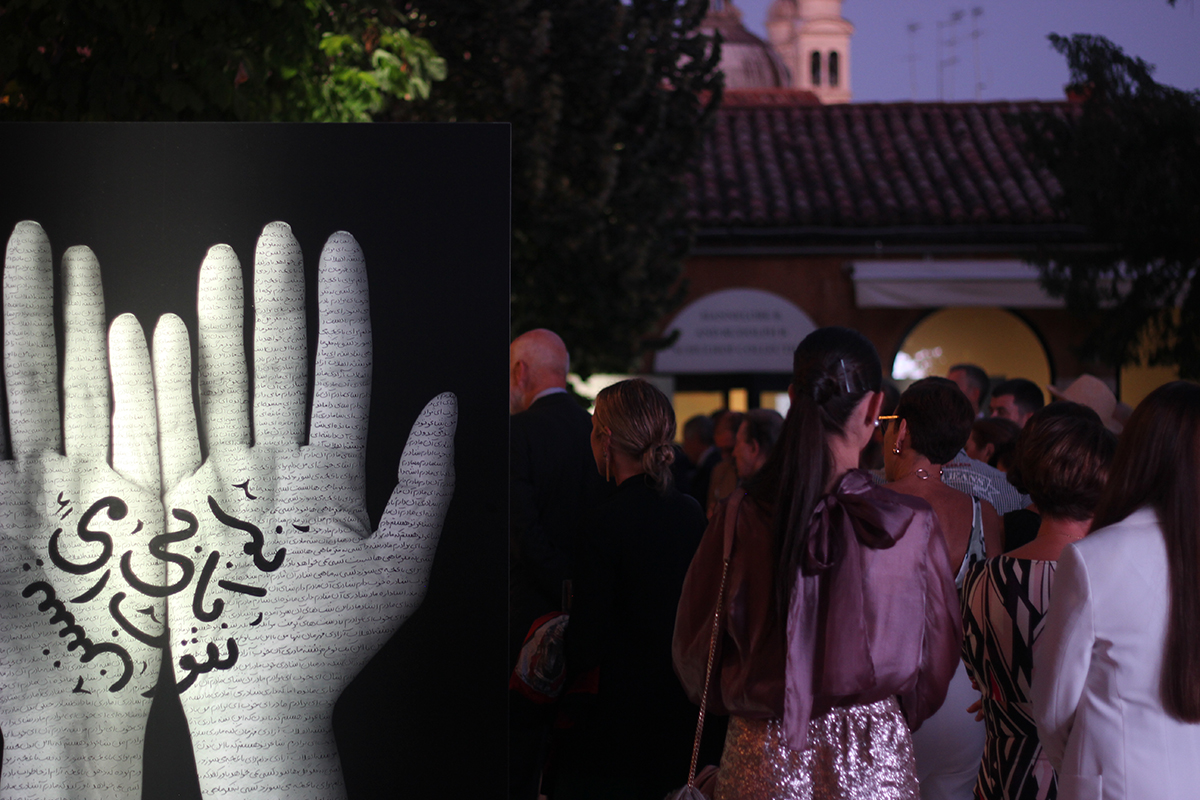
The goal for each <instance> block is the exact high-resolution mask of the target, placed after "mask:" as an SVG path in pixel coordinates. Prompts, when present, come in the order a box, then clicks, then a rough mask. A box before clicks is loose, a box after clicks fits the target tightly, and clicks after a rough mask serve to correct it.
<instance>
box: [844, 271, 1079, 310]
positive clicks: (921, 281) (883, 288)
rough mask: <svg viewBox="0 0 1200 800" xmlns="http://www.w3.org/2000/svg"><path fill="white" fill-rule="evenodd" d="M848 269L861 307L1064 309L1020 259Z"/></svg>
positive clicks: (1059, 300) (1061, 302)
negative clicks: (1043, 288) (1044, 289)
mask: <svg viewBox="0 0 1200 800" xmlns="http://www.w3.org/2000/svg"><path fill="white" fill-rule="evenodd" d="M852 269H853V272H852V275H853V278H854V293H855V297H856V301H857V304H858V307H859V308H931V307H938V306H999V307H1005V308H1062V307H1063V305H1064V303H1063V301H1062V300H1061V299H1058V298H1053V297H1050V296H1049V295H1047V294H1046V293H1045V291H1043V290H1042V287H1041V286H1040V285H1039V284H1038V271H1037V267H1034V266H1031V265H1029V264H1026V263H1024V262H1023V261H932V260H923V261H856V262H854V263H853V264H852Z"/></svg>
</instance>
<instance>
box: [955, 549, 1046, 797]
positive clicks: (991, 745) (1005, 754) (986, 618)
mask: <svg viewBox="0 0 1200 800" xmlns="http://www.w3.org/2000/svg"><path fill="white" fill-rule="evenodd" d="M1057 565H1058V562H1055V561H1035V560H1033V559H1027V558H1013V557H1011V556H1006V555H1002V556H998V557H996V558H991V559H988V560H987V561H985V562H983V563H982V564H979V565H977V566H975V567H973V568H972V569H971V570H970V572H969V573H968V574H967V581H966V584H965V585H964V586H963V594H962V598H963V599H962V610H963V633H964V636H963V660H964V661H965V662H966V664H967V672H968V673H969V674H970V675H971V676H972V677H973V678H974V679H975V682H976V683H977V684H979V688H980V689H981V690H982V691H983V713H984V724H985V726H986V729H987V743H986V744H985V746H984V751H983V763H982V767H981V768H980V770H979V781H978V783H977V784H976V786H975V796H976V797H977V798H981V800H1053V798H1055V797H1057V795H1058V785H1057V781H1056V779H1055V775H1054V770H1053V768H1052V767H1051V766H1050V760H1049V759H1048V758H1047V757H1046V755H1045V754H1044V753H1043V752H1042V746H1041V743H1040V742H1039V741H1038V735H1037V726H1036V724H1035V723H1034V720H1033V717H1032V716H1031V707H1030V692H1029V687H1030V674H1031V672H1032V670H1033V643H1034V642H1035V641H1037V638H1038V636H1039V635H1040V634H1041V632H1042V626H1043V625H1044V624H1045V615H1046V612H1047V611H1048V610H1049V607H1050V590H1051V587H1052V586H1053V585H1054V572H1055V569H1056V567H1057Z"/></svg>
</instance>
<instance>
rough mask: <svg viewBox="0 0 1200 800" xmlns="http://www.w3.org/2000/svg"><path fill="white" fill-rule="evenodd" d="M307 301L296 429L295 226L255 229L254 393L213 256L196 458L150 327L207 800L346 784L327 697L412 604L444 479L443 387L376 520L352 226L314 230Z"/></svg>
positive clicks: (185, 368) (175, 386)
mask: <svg viewBox="0 0 1200 800" xmlns="http://www.w3.org/2000/svg"><path fill="white" fill-rule="evenodd" d="M318 295H319V311H320V324H319V336H318V348H317V359H316V365H315V366H316V372H315V379H314V392H313V398H314V399H313V409H312V415H311V422H310V423H309V424H308V425H307V426H306V425H305V408H306V398H305V387H306V385H307V373H306V359H307V345H306V342H305V321H304V291H303V269H302V261H301V254H300V249H299V245H298V244H297V242H296V240H295V238H294V237H293V236H292V234H291V230H290V229H289V228H288V227H287V226H286V225H284V224H282V223H272V224H271V225H268V226H267V227H266V229H265V230H264V231H263V235H262V237H261V238H260V239H259V244H258V248H257V250H256V253H255V278H254V306H255V322H254V382H253V399H251V396H250V391H249V390H250V382H249V380H248V376H247V367H246V360H245V357H244V354H243V347H242V323H241V320H242V315H243V306H242V302H243V301H242V287H241V268H240V264H239V262H238V260H237V258H236V256H235V255H234V253H233V251H232V250H231V249H229V248H227V247H224V246H218V247H214V248H213V249H211V250H210V251H209V254H208V256H207V257H206V259H205V263H204V265H203V266H202V268H201V280H200V297H199V312H200V313H199V318H200V330H199V337H198V340H199V348H198V351H199V358H200V363H199V369H198V375H199V381H200V398H201V424H202V426H203V430H204V435H205V439H206V442H207V445H208V455H207V458H206V459H205V460H204V462H203V464H201V463H200V457H199V452H200V450H199V437H198V435H197V432H196V424H195V417H194V414H193V413H192V410H191V384H190V375H191V369H190V362H189V356H190V349H189V346H188V339H187V333H186V330H185V329H184V328H183V325H182V323H181V322H180V321H179V320H178V319H177V318H174V317H164V318H163V320H162V321H160V323H159V326H158V330H157V331H156V333H155V341H154V372H155V379H156V392H157V397H158V411H159V425H160V427H161V430H162V432H163V433H162V464H163V482H164V485H165V486H166V487H167V489H168V490H167V493H166V495H165V497H166V499H165V506H166V508H167V509H168V512H169V519H168V530H169V531H170V533H169V536H171V537H172V539H171V542H170V546H169V549H170V553H171V554H172V555H173V556H175V557H177V558H179V559H181V560H184V561H187V562H188V566H187V567H182V569H183V571H184V572H188V573H190V574H189V575H188V576H187V577H188V580H187V581H184V580H183V579H182V576H181V578H180V580H179V581H177V584H178V585H177V586H174V587H172V593H171V594H170V596H169V598H168V603H169V614H168V616H169V620H170V626H171V634H170V635H171V649H172V653H173V666H174V668H175V675H176V681H177V683H178V686H179V689H180V691H181V700H182V702H183V707H184V711H185V713H186V715H187V718H188V725H189V729H190V731H191V735H192V743H193V748H194V751H195V755H196V764H197V769H198V771H199V774H200V783H201V788H202V790H203V792H204V793H205V794H206V795H210V796H215V795H218V794H222V793H230V794H238V793H241V792H244V791H245V790H248V789H253V787H262V786H264V785H266V786H272V787H278V788H277V790H276V791H278V793H279V796H283V797H289V798H290V797H320V798H326V797H336V796H339V795H340V794H341V793H343V792H344V789H343V787H342V782H341V773H340V766H339V764H338V760H337V753H336V747H335V745H334V741H333V734H332V711H333V704H334V702H335V701H336V699H337V697H338V695H339V694H340V693H341V691H342V690H343V689H344V688H345V686H346V685H347V684H348V683H349V681H350V680H351V679H352V678H353V677H354V675H355V674H357V672H358V671H359V670H360V669H361V668H362V666H363V665H364V664H365V663H366V661H367V660H368V659H369V658H370V657H371V656H372V655H373V654H374V653H375V652H376V651H377V650H378V649H379V647H381V646H382V644H383V643H384V642H385V641H386V639H387V638H388V637H389V636H390V635H391V634H392V633H394V632H395V630H396V629H397V628H398V627H399V626H400V624H401V623H402V622H403V621H404V620H405V619H406V618H407V617H408V616H409V615H410V614H411V613H412V611H413V610H415V608H416V607H417V606H418V605H419V603H420V601H421V598H422V597H423V595H424V590H425V581H426V578H427V576H428V572H429V567H430V564H431V561H432V558H433V553H434V550H435V548H436V544H437V540H438V537H439V535H440V532H441V526H442V520H443V518H444V515H445V512H446V508H447V506H448V504H449V500H450V496H451V494H452V492H453V483H454V477H453V437H454V431H455V426H456V421H457V410H456V404H455V399H454V397H453V395H449V394H445V395H441V396H439V397H437V398H435V399H434V400H432V401H431V402H430V403H429V404H428V405H427V406H426V408H425V410H424V411H423V412H422V414H421V415H420V417H419V418H418V419H417V421H416V423H415V424H414V426H413V429H412V432H411V434H410V436H409V439H408V442H407V444H406V447H405V450H404V455H403V456H402V458H401V463H400V469H399V485H398V486H397V488H396V491H395V492H394V494H393V496H392V498H391V501H390V503H389V505H388V507H387V510H386V511H385V513H384V516H383V519H382V521H381V523H380V526H379V530H378V531H375V532H374V533H372V531H371V526H370V522H369V520H368V518H367V516H366V512H365V508H364V488H365V474H364V469H365V466H364V465H365V461H364V455H365V440H366V427H367V406H368V402H369V396H370V370H371V344H370V322H369V312H368V305H367V290H366V273H365V264H364V261H363V256H362V253H361V250H360V249H359V247H358V244H357V242H356V241H355V240H354V239H353V237H351V236H350V235H349V234H344V233H337V234H334V235H333V236H331V237H330V239H329V241H328V242H327V243H326V246H325V249H324V250H323V252H322V254H321V263H320V268H319V286H318ZM251 431H253V439H254V441H253V444H251V441H250V440H251ZM305 439H307V443H303V444H302V442H304V441H305ZM181 563H182V561H181Z"/></svg>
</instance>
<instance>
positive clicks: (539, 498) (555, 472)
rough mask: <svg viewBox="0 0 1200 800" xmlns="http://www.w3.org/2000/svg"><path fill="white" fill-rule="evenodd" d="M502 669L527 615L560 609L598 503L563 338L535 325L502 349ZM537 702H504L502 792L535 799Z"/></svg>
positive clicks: (588, 424) (539, 745)
mask: <svg viewBox="0 0 1200 800" xmlns="http://www.w3.org/2000/svg"><path fill="white" fill-rule="evenodd" d="M508 366H509V376H508V411H509V414H511V415H512V416H511V418H510V419H509V640H510V653H509V656H510V659H509V660H510V666H511V665H512V664H515V663H516V660H517V654H518V652H519V650H520V646H521V642H522V640H523V639H524V637H525V634H526V633H527V632H528V631H529V627H530V625H532V624H533V622H534V620H536V619H537V618H538V617H540V616H542V615H543V614H546V613H548V612H551V611H558V610H560V609H562V607H563V582H564V581H566V580H569V579H570V578H571V576H572V574H573V568H574V563H573V561H574V554H575V545H576V541H575V534H576V532H577V531H578V530H579V528H580V527H581V525H582V521H583V520H584V519H586V517H587V514H588V513H589V512H590V511H591V510H592V509H594V508H595V507H596V506H597V505H598V504H599V502H600V501H601V500H602V499H603V497H604V494H605V481H604V478H603V477H601V475H600V473H599V471H598V470H597V468H596V460H595V457H594V456H593V455H592V447H591V434H592V418H591V416H590V415H589V414H588V413H587V411H585V410H583V409H582V408H580V406H579V404H578V403H576V402H575V399H574V398H573V397H572V396H571V395H570V393H568V392H567V372H568V370H569V367H570V358H569V356H568V355H567V348H566V345H564V344H563V341H562V339H560V338H559V337H558V335H557V334H555V333H554V332H552V331H548V330H545V329H537V330H532V331H529V332H528V333H525V334H522V335H521V336H518V337H517V338H516V339H514V340H513V342H512V344H511V345H510V346H509V350H508ZM546 711H547V709H545V708H544V707H536V706H534V705H533V704H532V703H529V702H528V701H525V700H524V698H521V697H516V696H514V697H512V699H511V702H510V704H509V728H510V749H509V753H510V769H509V780H510V787H509V797H510V798H514V800H516V799H517V798H536V797H537V789H538V784H537V776H538V774H539V773H540V770H541V762H542V758H543V755H544V753H543V750H544V738H545V733H546V732H547V730H548V727H549V719H548V715H547V713H546Z"/></svg>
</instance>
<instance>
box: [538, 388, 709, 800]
mask: <svg viewBox="0 0 1200 800" xmlns="http://www.w3.org/2000/svg"><path fill="white" fill-rule="evenodd" d="M674 438H675V412H674V410H673V409H672V408H671V403H670V401H669V400H667V398H666V397H665V396H664V395H663V393H662V392H660V391H659V390H658V389H656V388H654V386H652V385H651V384H649V383H647V382H646V381H644V380H638V379H635V380H626V381H621V382H620V383H616V384H613V385H612V386H609V387H607V388H605V389H604V390H602V391H601V392H600V394H599V395H598V396H597V397H596V407H595V411H594V412H593V414H592V453H593V455H594V456H595V459H596V469H597V470H598V471H599V472H600V474H601V475H603V476H605V478H606V479H607V480H609V481H611V482H613V483H615V484H616V488H615V489H614V490H613V491H612V494H611V496H610V497H609V499H608V500H607V501H605V502H604V503H602V504H601V505H600V506H599V507H598V508H597V509H596V510H595V512H594V513H593V514H592V517H591V519H590V520H589V522H588V524H587V526H586V527H585V528H584V530H583V531H582V532H581V536H580V539H579V542H580V545H579V547H580V551H579V554H578V556H577V558H576V565H577V566H576V571H575V576H574V581H573V583H574V598H573V600H572V603H571V608H570V620H569V622H568V624H567V632H566V670H567V684H566V685H567V686H568V687H571V686H572V685H574V686H575V688H576V689H579V688H581V687H588V686H591V687H594V688H593V689H591V690H590V691H571V690H570V689H568V692H567V695H565V698H564V702H563V707H564V710H565V711H566V712H567V714H568V716H569V717H570V719H571V722H572V726H571V727H570V728H569V729H566V730H562V731H560V732H559V733H560V735H559V737H558V740H557V741H556V744H555V751H554V754H553V761H554V764H555V768H554V769H553V770H552V774H550V775H549V776H548V779H547V784H548V785H546V786H545V787H544V788H545V789H547V790H548V791H547V794H552V795H553V797H554V798H555V800H572V799H573V798H584V797H586V798H592V797H596V798H616V797H620V798H646V799H647V800H661V798H662V797H663V796H664V795H665V794H666V793H667V792H668V791H670V790H671V789H672V788H675V787H678V786H679V785H681V784H683V783H684V782H685V781H686V780H687V770H688V762H689V759H690V758H691V749H692V748H691V745H692V735H693V733H694V731H695V724H696V716H695V714H696V712H695V708H694V707H693V706H692V705H691V703H690V702H689V701H688V698H687V696H686V695H685V694H684V692H683V689H682V688H681V687H680V685H679V681H678V680H677V679H676V677H675V673H674V671H673V669H672V666H671V634H672V631H673V629H674V624H675V608H676V606H677V605H678V603H679V594H680V589H681V587H682V586H683V578H684V575H685V574H686V573H687V568H688V564H689V563H690V562H691V559H692V555H693V554H694V553H695V551H696V545H697V544H698V543H699V542H700V537H701V535H702V534H703V533H704V527H705V524H706V519H705V515H704V512H703V511H702V510H701V509H700V505H699V503H697V502H696V501H695V499H693V498H691V497H689V496H687V495H684V494H682V493H680V492H679V491H677V490H676V489H675V488H674V487H673V486H672V485H671V462H672V461H673V460H674V457H675V453H674V449H673V447H672V442H673V441H674Z"/></svg>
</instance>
